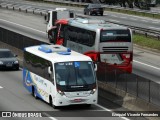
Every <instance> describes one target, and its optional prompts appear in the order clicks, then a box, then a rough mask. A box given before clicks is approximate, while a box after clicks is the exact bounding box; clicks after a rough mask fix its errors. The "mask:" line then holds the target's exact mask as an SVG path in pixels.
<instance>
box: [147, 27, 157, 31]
mask: <svg viewBox="0 0 160 120" xmlns="http://www.w3.org/2000/svg"><path fill="white" fill-rule="evenodd" d="M148 28H150V29H156V30H160V28H156V27H148Z"/></svg>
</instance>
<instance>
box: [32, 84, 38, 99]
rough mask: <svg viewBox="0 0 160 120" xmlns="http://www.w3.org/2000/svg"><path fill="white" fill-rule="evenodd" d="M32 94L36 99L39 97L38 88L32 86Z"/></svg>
mask: <svg viewBox="0 0 160 120" xmlns="http://www.w3.org/2000/svg"><path fill="white" fill-rule="evenodd" d="M32 95H33V97H34V98H35V99H38V97H37V95H36V89H35V88H34V87H33V86H32Z"/></svg>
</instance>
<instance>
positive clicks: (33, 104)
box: [0, 70, 145, 120]
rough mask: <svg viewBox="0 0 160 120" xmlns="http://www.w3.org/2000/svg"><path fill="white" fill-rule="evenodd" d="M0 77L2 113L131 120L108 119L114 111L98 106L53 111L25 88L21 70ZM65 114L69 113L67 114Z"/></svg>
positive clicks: (56, 119)
mask: <svg viewBox="0 0 160 120" xmlns="http://www.w3.org/2000/svg"><path fill="white" fill-rule="evenodd" d="M0 76H1V78H0V95H1V97H0V111H19V112H25V111H30V112H31V111H33V112H37V111H39V112H42V114H45V115H46V116H48V118H45V120H69V119H74V118H76V119H77V120H82V119H83V120H97V119H99V120H106V119H110V120H129V119H128V118H125V117H123V118H120V117H111V116H110V117H107V118H106V115H111V113H113V112H112V109H107V108H104V107H102V106H100V105H98V104H97V105H92V106H91V108H87V107H85V106H82V105H80V106H66V107H59V108H58V109H53V108H52V107H51V106H49V105H48V104H47V103H46V102H44V101H42V100H39V99H38V100H37V99H35V98H34V97H33V96H32V95H31V94H30V93H29V92H28V91H27V90H26V89H25V88H24V87H23V83H22V71H21V70H19V71H10V70H7V71H2V70H1V71H0ZM106 102H107V101H106ZM110 104H112V103H110ZM119 107H120V106H119ZM120 108H121V107H120ZM120 108H114V110H116V109H117V110H118V109H119V110H120ZM122 109H123V108H122ZM122 109H121V110H122ZM123 110H125V109H123ZM65 112H67V114H66V113H65ZM98 112H99V113H98ZM101 112H105V114H104V116H103V117H100V115H103V114H101ZM63 115H66V116H63ZM85 116H88V117H85ZM92 116H95V117H92ZM96 116H97V117H96ZM70 117H71V118H70ZM72 117H73V118H72ZM77 117H78V118H77ZM0 119H1V118H0ZM19 119H20V118H19ZM26 119H27V118H24V120H26ZM34 119H35V118H33V119H32V118H29V120H34ZM38 119H39V118H38ZM42 119H43V118H42ZM131 119H132V118H131ZM133 119H134V117H133ZM140 119H141V120H145V118H140ZM1 120H5V119H3V118H2V119H1ZM12 120H13V119H12ZM16 120H17V119H16ZM40 120H41V119H40Z"/></svg>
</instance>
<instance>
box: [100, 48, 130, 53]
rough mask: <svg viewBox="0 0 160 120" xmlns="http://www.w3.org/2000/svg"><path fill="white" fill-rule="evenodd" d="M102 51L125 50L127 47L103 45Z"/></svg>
mask: <svg viewBox="0 0 160 120" xmlns="http://www.w3.org/2000/svg"><path fill="white" fill-rule="evenodd" d="M102 50H103V52H127V51H128V47H103V48H102Z"/></svg>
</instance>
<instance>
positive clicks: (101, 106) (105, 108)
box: [95, 104, 112, 112]
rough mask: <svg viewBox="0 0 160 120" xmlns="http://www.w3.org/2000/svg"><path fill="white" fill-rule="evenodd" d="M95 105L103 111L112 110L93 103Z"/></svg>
mask: <svg viewBox="0 0 160 120" xmlns="http://www.w3.org/2000/svg"><path fill="white" fill-rule="evenodd" d="M95 105H96V106H98V107H100V108H102V109H103V110H105V111H109V112H111V111H112V110H110V109H107V108H105V107H103V106H101V105H99V104H95Z"/></svg>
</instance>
